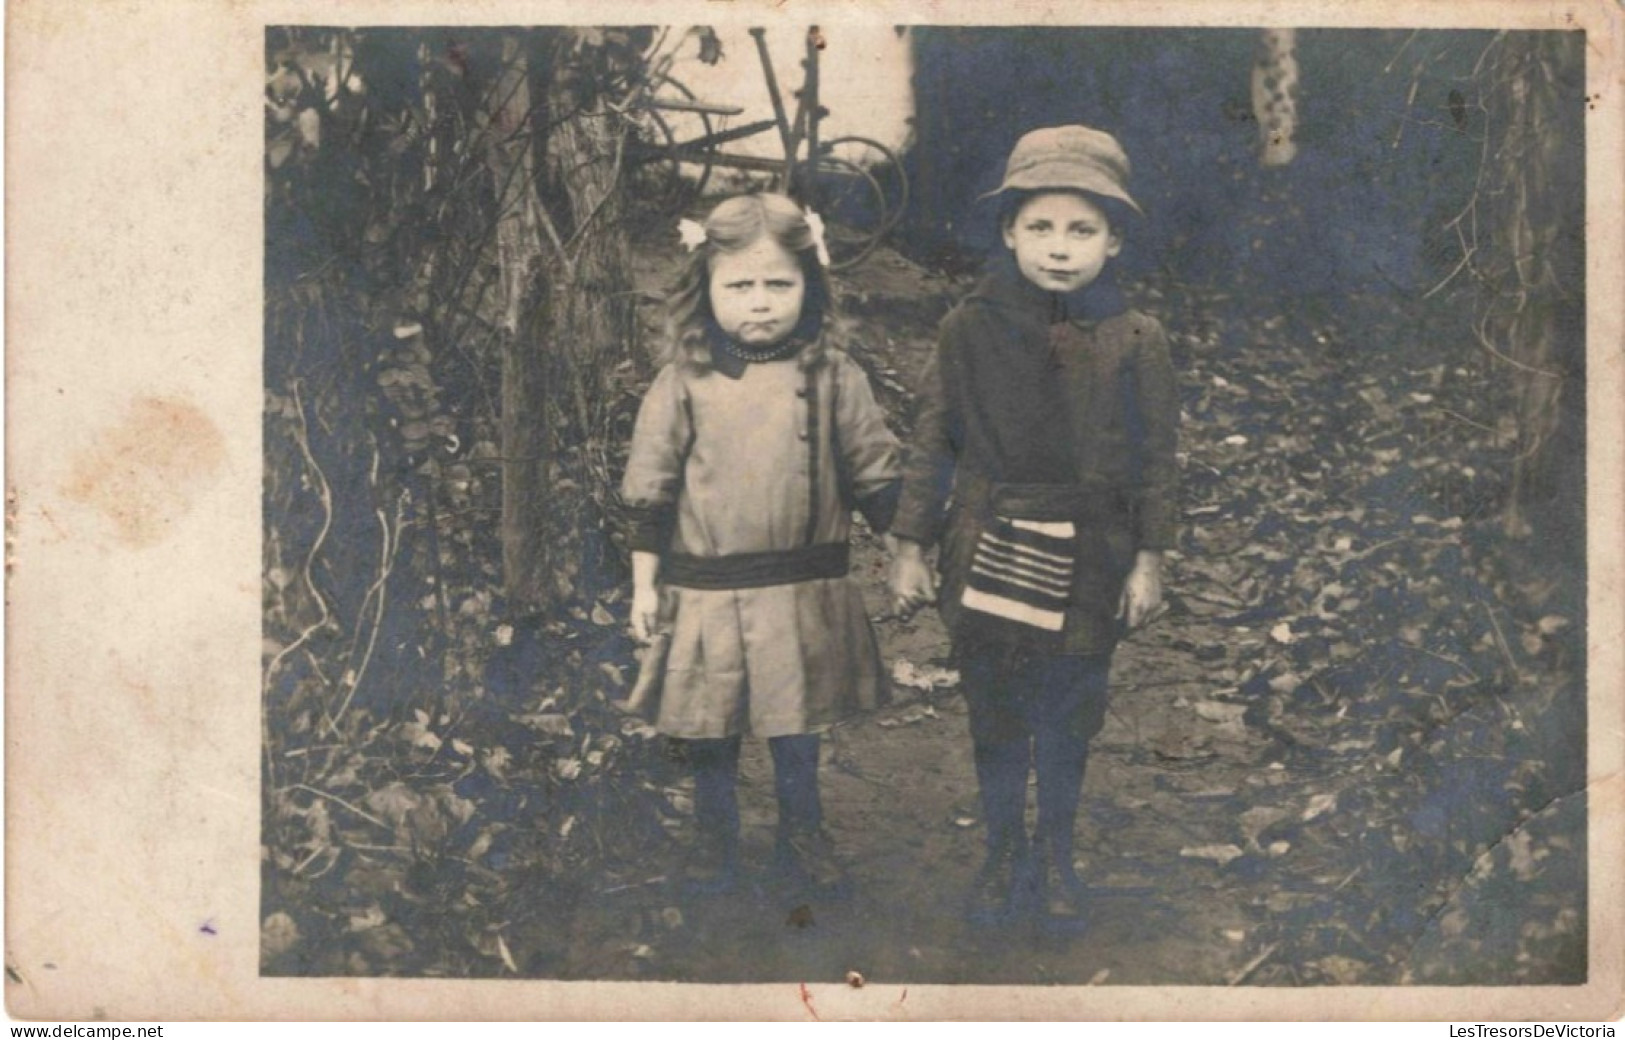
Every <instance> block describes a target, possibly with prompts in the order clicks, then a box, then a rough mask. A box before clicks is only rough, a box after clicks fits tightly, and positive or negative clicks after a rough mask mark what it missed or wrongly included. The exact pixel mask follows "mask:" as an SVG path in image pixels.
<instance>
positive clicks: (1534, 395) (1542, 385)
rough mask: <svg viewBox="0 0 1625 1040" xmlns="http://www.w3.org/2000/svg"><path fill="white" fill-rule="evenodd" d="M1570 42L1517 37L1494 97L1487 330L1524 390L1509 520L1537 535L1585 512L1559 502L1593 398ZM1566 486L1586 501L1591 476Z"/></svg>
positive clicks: (1513, 528) (1518, 391)
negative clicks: (1534, 527)
mask: <svg viewBox="0 0 1625 1040" xmlns="http://www.w3.org/2000/svg"><path fill="white" fill-rule="evenodd" d="M1565 35H1567V34H1559V33H1519V34H1514V35H1511V36H1509V37H1508V38H1507V39H1506V41H1505V50H1504V53H1503V55H1502V58H1501V61H1500V62H1499V63H1498V64H1497V66H1496V68H1497V72H1498V76H1497V80H1498V83H1497V87H1498V89H1495V90H1494V91H1493V92H1492V94H1491V97H1490V116H1491V126H1492V127H1496V128H1499V129H1500V139H1499V141H1497V142H1494V143H1495V144H1497V145H1498V147H1497V148H1496V150H1495V151H1494V152H1493V153H1492V154H1493V155H1494V160H1493V161H1494V162H1495V163H1496V168H1495V169H1494V170H1493V171H1492V174H1493V175H1492V178H1491V187H1492V190H1491V191H1490V193H1489V196H1488V198H1489V203H1490V207H1491V212H1492V221H1491V226H1492V227H1493V228H1494V229H1495V231H1494V234H1495V243H1494V245H1495V252H1496V254H1497V260H1498V261H1499V262H1498V263H1497V264H1496V265H1495V267H1494V269H1493V276H1494V277H1493V284H1492V286H1491V289H1492V292H1493V293H1494V295H1493V296H1492V298H1491V301H1490V307H1489V311H1488V314H1487V316H1486V321H1485V324H1484V332H1485V338H1486V345H1487V346H1488V347H1489V348H1490V349H1491V350H1493V351H1495V352H1496V353H1497V354H1498V355H1499V360H1501V361H1502V363H1503V364H1504V365H1505V366H1506V369H1507V371H1508V373H1509V375H1510V377H1511V380H1512V386H1513V390H1514V402H1515V407H1516V418H1517V430H1518V452H1517V455H1516V457H1515V459H1514V462H1513V472H1512V493H1511V496H1510V499H1509V501H1508V503H1507V511H1506V516H1505V529H1506V531H1507V533H1508V534H1510V535H1514V536H1523V535H1527V534H1529V533H1530V531H1531V523H1530V512H1529V511H1530V508H1531V507H1532V506H1536V505H1546V504H1555V505H1576V504H1577V503H1566V504H1565V503H1561V502H1554V501H1553V499H1554V497H1555V496H1557V495H1558V494H1560V492H1559V490H1558V488H1559V486H1560V485H1561V484H1564V483H1565V482H1562V481H1559V480H1557V479H1556V477H1557V476H1558V470H1559V468H1560V467H1561V466H1562V465H1564V463H1565V458H1566V457H1567V456H1568V455H1569V454H1571V453H1570V452H1566V451H1561V450H1558V436H1557V435H1558V432H1559V427H1560V424H1561V423H1562V420H1563V418H1564V410H1565V408H1568V409H1569V410H1570V411H1572V410H1574V409H1575V408H1577V407H1579V406H1580V405H1581V404H1582V403H1583V402H1582V400H1581V399H1583V396H1584V395H1583V392H1582V391H1583V383H1581V384H1580V385H1578V386H1572V387H1571V386H1570V385H1569V384H1571V383H1574V382H1575V381H1576V377H1577V376H1578V375H1579V373H1581V372H1583V364H1584V350H1585V344H1584V339H1585V337H1584V330H1583V322H1582V315H1583V293H1582V291H1581V290H1582V288H1583V286H1582V284H1581V283H1580V279H1582V278H1583V258H1582V256H1581V255H1580V254H1581V252H1582V251H1583V247H1582V246H1581V245H1580V242H1581V239H1580V237H1579V236H1581V235H1583V233H1584V232H1583V229H1582V228H1581V227H1580V220H1579V215H1580V213H1579V207H1580V206H1582V205H1583V199H1584V196H1583V186H1580V187H1577V186H1576V185H1574V184H1572V183H1567V182H1566V181H1565V178H1566V177H1568V176H1571V175H1572V173H1573V171H1572V170H1567V169H1566V166H1569V165H1572V163H1568V162H1565V158H1564V156H1565V148H1564V145H1565V142H1566V140H1568V139H1569V135H1573V134H1577V133H1582V132H1583V127H1582V126H1579V125H1578V124H1579V123H1580V122H1581V120H1579V119H1578V118H1576V113H1577V112H1579V111H1580V104H1581V101H1580V92H1579V90H1578V89H1577V86H1576V83H1577V79H1578V75H1579V63H1580V51H1579V48H1577V47H1575V46H1573V41H1572V40H1568V39H1564V38H1563V37H1564V36H1565ZM1571 110H1572V111H1571ZM1571 391H1572V393H1571ZM1566 397H1572V398H1574V400H1568V401H1566V400H1565V398H1566ZM1566 483H1567V484H1570V485H1573V486H1574V490H1575V491H1576V492H1577V491H1578V489H1579V488H1580V487H1583V474H1581V479H1579V480H1574V479H1571V480H1569V481H1567V482H1566Z"/></svg>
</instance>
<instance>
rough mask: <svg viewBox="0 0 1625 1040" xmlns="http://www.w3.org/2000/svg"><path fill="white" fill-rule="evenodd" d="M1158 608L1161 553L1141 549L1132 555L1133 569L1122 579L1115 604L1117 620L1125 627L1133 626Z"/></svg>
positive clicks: (1136, 625)
mask: <svg viewBox="0 0 1625 1040" xmlns="http://www.w3.org/2000/svg"><path fill="white" fill-rule="evenodd" d="M1161 609H1162V553H1160V552H1155V551H1152V550H1142V551H1141V552H1139V553H1138V554H1137V555H1136V556H1135V557H1134V569H1133V570H1132V571H1129V575H1128V580H1126V581H1125V582H1123V595H1122V598H1121V599H1120V600H1118V604H1117V619H1118V620H1119V621H1121V622H1123V623H1124V627H1125V628H1128V629H1136V628H1139V627H1140V626H1141V625H1143V624H1145V623H1146V622H1147V621H1150V620H1151V619H1152V618H1154V617H1156V616H1157V613H1158V611H1160V610H1161Z"/></svg>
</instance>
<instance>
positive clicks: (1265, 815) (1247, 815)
mask: <svg viewBox="0 0 1625 1040" xmlns="http://www.w3.org/2000/svg"><path fill="white" fill-rule="evenodd" d="M1291 815H1292V813H1291V812H1289V811H1288V810H1286V809H1283V808H1281V807H1280V806H1275V805H1260V806H1256V807H1254V808H1252V809H1248V810H1247V811H1246V812H1244V813H1242V814H1241V817H1240V819H1241V834H1242V837H1244V838H1246V839H1247V844H1249V845H1257V844H1258V838H1259V836H1260V835H1262V834H1263V833H1264V832H1265V831H1267V830H1269V829H1270V828H1271V827H1273V826H1275V825H1276V824H1277V823H1280V822H1281V821H1282V820H1284V819H1286V818H1287V817H1289V816H1291Z"/></svg>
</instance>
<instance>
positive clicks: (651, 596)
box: [632, 585, 660, 643]
mask: <svg viewBox="0 0 1625 1040" xmlns="http://www.w3.org/2000/svg"><path fill="white" fill-rule="evenodd" d="M659 627H660V586H658V585H634V586H633V587H632V638H633V639H636V640H637V641H638V642H640V643H647V642H648V641H649V640H651V639H653V638H654V634H655V631H656V630H657V629H659Z"/></svg>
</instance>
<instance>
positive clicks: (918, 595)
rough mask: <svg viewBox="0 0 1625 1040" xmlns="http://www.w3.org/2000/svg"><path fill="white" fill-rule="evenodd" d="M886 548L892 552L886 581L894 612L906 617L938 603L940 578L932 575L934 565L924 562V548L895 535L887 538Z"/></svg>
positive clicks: (917, 543)
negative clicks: (938, 580)
mask: <svg viewBox="0 0 1625 1040" xmlns="http://www.w3.org/2000/svg"><path fill="white" fill-rule="evenodd" d="M886 546H887V548H889V549H890V550H891V553H892V561H891V571H890V573H889V574H888V575H887V581H886V584H887V587H888V588H889V589H890V591H891V595H892V609H893V610H895V611H896V612H897V613H898V614H901V615H903V616H905V617H906V616H908V615H909V614H912V613H914V612H915V611H916V610H919V609H920V608H921V607H923V606H925V605H926V604H927V603H935V602H936V601H937V578H936V575H935V574H933V573H931V565H930V564H928V563H926V562H925V548H924V546H922V545H920V543H919V542H914V541H910V540H909V539H907V538H896V537H893V536H892V535H887V536H886Z"/></svg>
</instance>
